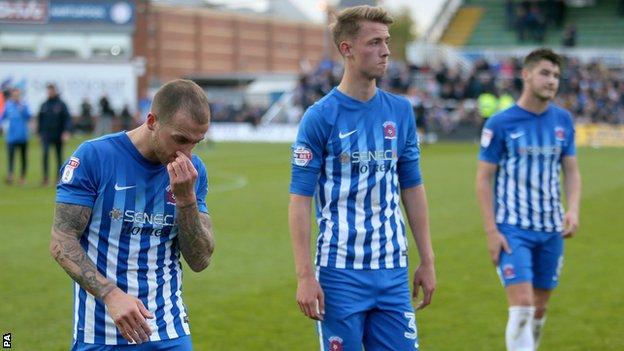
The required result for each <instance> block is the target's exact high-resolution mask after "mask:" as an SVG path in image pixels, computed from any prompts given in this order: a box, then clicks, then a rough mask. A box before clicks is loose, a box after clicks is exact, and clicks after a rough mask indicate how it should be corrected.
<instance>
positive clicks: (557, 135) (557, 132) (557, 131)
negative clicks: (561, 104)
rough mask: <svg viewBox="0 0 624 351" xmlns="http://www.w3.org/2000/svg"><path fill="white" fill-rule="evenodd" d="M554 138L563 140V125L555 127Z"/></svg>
mask: <svg viewBox="0 0 624 351" xmlns="http://www.w3.org/2000/svg"><path fill="white" fill-rule="evenodd" d="M555 138H557V140H559V141H564V140H565V130H564V129H563V127H555Z"/></svg>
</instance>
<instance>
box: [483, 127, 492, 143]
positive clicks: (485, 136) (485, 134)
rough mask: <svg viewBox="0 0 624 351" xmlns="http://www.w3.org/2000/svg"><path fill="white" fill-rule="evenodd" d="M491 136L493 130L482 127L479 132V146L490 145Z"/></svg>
mask: <svg viewBox="0 0 624 351" xmlns="http://www.w3.org/2000/svg"><path fill="white" fill-rule="evenodd" d="M493 136H494V132H493V131H492V130H491V129H487V128H483V132H481V146H483V147H488V146H490V143H491V142H492V137H493Z"/></svg>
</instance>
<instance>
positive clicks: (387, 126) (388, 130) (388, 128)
mask: <svg viewBox="0 0 624 351" xmlns="http://www.w3.org/2000/svg"><path fill="white" fill-rule="evenodd" d="M383 130H384V138H385V139H394V138H396V134H397V131H396V123H394V122H392V121H385V122H384V124H383Z"/></svg>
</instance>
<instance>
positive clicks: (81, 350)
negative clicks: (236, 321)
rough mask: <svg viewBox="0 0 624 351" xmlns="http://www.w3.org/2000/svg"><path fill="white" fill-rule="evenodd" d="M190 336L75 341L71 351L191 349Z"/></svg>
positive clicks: (172, 350)
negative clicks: (109, 342)
mask: <svg viewBox="0 0 624 351" xmlns="http://www.w3.org/2000/svg"><path fill="white" fill-rule="evenodd" d="M192 350H193V343H192V342H191V336H190V335H186V336H181V337H179V338H175V339H169V340H161V341H148V342H144V343H142V344H140V345H135V344H132V345H103V344H87V343H84V342H81V341H75V342H74V345H73V346H72V348H71V351H192Z"/></svg>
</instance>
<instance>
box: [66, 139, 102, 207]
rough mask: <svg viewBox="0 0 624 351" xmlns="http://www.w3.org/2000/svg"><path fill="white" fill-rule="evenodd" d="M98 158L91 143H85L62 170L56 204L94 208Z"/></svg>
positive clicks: (97, 179)
mask: <svg viewBox="0 0 624 351" xmlns="http://www.w3.org/2000/svg"><path fill="white" fill-rule="evenodd" d="M97 165H99V161H98V157H97V154H96V152H95V149H94V148H93V145H91V144H90V143H83V144H82V145H80V146H79V147H78V149H76V151H75V152H74V153H73V155H72V156H71V157H70V158H69V160H67V161H66V162H65V164H64V165H63V167H62V168H61V170H62V171H61V172H62V173H61V180H60V182H59V183H58V185H57V186H56V202H60V203H68V204H73V205H81V206H86V207H91V208H92V207H93V204H94V203H95V200H96V198H97V194H98V187H99V173H98V172H97V171H96V169H95V167H96V166H97Z"/></svg>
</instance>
